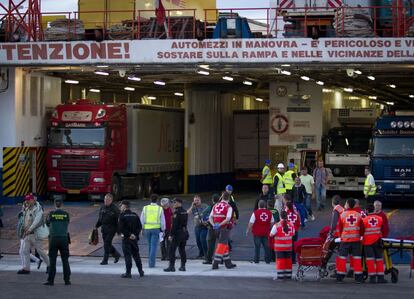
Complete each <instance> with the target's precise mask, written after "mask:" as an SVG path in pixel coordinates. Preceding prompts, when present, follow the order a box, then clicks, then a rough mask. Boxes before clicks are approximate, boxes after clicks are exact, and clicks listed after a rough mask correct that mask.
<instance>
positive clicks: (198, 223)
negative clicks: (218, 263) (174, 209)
mask: <svg viewBox="0 0 414 299" xmlns="http://www.w3.org/2000/svg"><path fill="white" fill-rule="evenodd" d="M206 208H207V205H206V204H203V203H202V202H201V197H200V196H199V195H195V196H194V199H193V203H192V204H191V207H190V208H189V209H188V210H187V213H188V214H190V213H192V215H193V217H194V234H195V238H196V243H197V247H198V256H197V259H201V258H205V257H206V255H207V232H208V228H207V223H206V222H205V221H203V211H204V210H205V209H206Z"/></svg>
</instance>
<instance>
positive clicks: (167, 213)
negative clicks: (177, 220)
mask: <svg viewBox="0 0 414 299" xmlns="http://www.w3.org/2000/svg"><path fill="white" fill-rule="evenodd" d="M161 207H162V209H163V211H164V219H165V231H164V235H163V238H162V241H161V242H160V247H161V260H162V261H165V260H167V258H168V256H169V254H168V249H169V248H170V242H169V241H168V237H169V236H170V232H171V226H172V220H173V211H172V209H171V208H170V200H169V199H168V198H166V197H164V198H161Z"/></svg>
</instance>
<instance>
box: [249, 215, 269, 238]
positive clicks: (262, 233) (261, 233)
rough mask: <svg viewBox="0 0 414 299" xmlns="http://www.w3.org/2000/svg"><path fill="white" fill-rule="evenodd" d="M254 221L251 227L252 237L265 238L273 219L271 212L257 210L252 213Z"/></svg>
mask: <svg viewBox="0 0 414 299" xmlns="http://www.w3.org/2000/svg"><path fill="white" fill-rule="evenodd" d="M254 218H255V221H254V223H253V226H252V233H253V236H256V237H266V236H268V235H269V233H270V226H271V221H272V218H273V215H272V212H270V211H269V210H268V209H258V210H256V211H254Z"/></svg>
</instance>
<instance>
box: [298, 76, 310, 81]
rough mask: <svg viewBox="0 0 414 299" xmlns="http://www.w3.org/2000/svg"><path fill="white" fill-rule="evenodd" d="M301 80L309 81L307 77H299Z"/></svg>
mask: <svg viewBox="0 0 414 299" xmlns="http://www.w3.org/2000/svg"><path fill="white" fill-rule="evenodd" d="M300 78H301V79H302V80H305V81H309V80H310V78H309V77H308V76H302V77H300Z"/></svg>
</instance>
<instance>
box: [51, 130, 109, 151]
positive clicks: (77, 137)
mask: <svg viewBox="0 0 414 299" xmlns="http://www.w3.org/2000/svg"><path fill="white" fill-rule="evenodd" d="M48 143H49V146H55V147H93V148H100V147H103V146H104V145H105V128H51V129H50V133H49V140H48Z"/></svg>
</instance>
